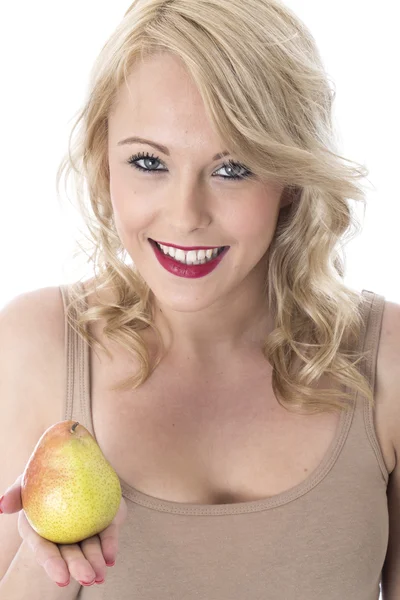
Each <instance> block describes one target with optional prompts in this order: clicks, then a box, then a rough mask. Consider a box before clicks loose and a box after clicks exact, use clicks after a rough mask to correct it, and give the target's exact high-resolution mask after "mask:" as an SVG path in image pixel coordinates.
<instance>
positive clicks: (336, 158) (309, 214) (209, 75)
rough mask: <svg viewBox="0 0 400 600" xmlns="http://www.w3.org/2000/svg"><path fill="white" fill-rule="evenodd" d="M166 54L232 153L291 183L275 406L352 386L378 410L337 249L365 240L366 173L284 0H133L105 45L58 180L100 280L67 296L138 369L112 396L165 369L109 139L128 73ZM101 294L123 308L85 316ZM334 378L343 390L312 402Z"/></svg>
mask: <svg viewBox="0 0 400 600" xmlns="http://www.w3.org/2000/svg"><path fill="white" fill-rule="evenodd" d="M165 52H168V53H172V54H174V55H176V56H178V57H179V58H180V59H181V60H182V61H183V62H184V64H185V66H186V68H187V69H188V72H189V73H190V75H191V76H192V77H193V80H194V82H195V84H196V86H197V87H198V89H199V92H200V94H201V97H202V99H203V101H204V105H205V109H206V111H207V115H208V117H209V118H210V119H211V121H212V123H213V124H214V126H215V128H216V130H217V132H218V133H219V135H220V137H221V139H222V140H223V141H224V143H225V144H226V145H227V148H228V150H229V151H230V152H231V153H232V154H234V155H235V157H237V158H238V160H239V161H243V162H244V163H245V164H246V165H248V166H249V167H250V168H251V170H252V171H253V173H255V174H256V175H257V176H259V177H260V178H265V179H267V180H268V179H271V178H273V179H275V180H276V181H278V182H279V183H282V184H283V185H284V190H285V193H286V194H288V197H289V198H290V203H289V204H288V205H287V206H284V207H283V208H282V209H281V211H280V213H279V218H278V222H277V227H276V231H275V234H274V237H273V240H272V242H271V244H270V247H269V248H268V251H267V253H266V255H265V258H264V259H263V260H265V273H266V276H265V297H266V300H267V306H268V310H270V311H271V314H272V315H273V317H274V325H275V329H274V330H273V331H272V333H271V334H270V335H269V336H268V339H266V340H265V343H264V346H263V353H264V356H265V358H266V360H267V361H269V363H270V365H271V366H272V368H273V377H272V386H273V391H274V393H275V395H276V398H277V400H278V402H279V403H280V404H281V405H282V406H284V407H286V408H287V409H288V410H292V411H293V410H294V409H301V410H305V411H306V412H307V413H318V412H329V411H330V412H332V411H337V410H346V409H348V408H349V400H350V399H351V397H352V392H354V391H356V392H359V393H360V394H362V395H363V396H364V397H365V398H366V399H367V400H368V401H369V402H371V403H372V404H373V403H374V398H373V390H371V389H370V385H369V384H368V382H367V380H366V378H365V377H364V375H363V374H362V371H361V370H360V369H359V367H358V366H357V365H358V363H360V361H362V360H363V358H364V357H365V354H363V353H362V352H361V351H360V350H356V349H355V348H357V344H358V340H359V338H360V334H361V331H362V328H363V326H364V323H363V319H362V303H363V300H364V299H363V296H362V294H361V293H360V292H358V291H355V290H351V289H349V287H348V286H346V285H345V284H344V281H343V279H344V274H345V266H344V265H345V259H344V257H343V253H341V252H342V250H343V246H344V243H345V242H346V241H349V240H350V239H352V238H353V237H354V235H355V234H356V233H358V232H359V229H360V226H359V223H358V221H357V219H356V216H355V212H354V211H352V209H351V205H350V201H355V202H357V203H361V204H363V205H364V209H365V202H366V201H365V197H366V191H365V186H364V185H363V184H362V180H363V179H364V178H366V176H367V175H368V173H369V172H368V170H367V168H366V167H365V166H362V165H360V164H357V163H355V162H354V161H350V160H348V159H346V158H344V157H342V156H341V155H340V152H339V151H338V149H337V147H338V142H337V138H338V136H337V134H336V132H335V129H334V125H333V116H332V107H333V102H334V98H335V95H336V92H335V90H334V86H333V85H332V83H331V81H330V79H329V76H328V75H327V73H326V71H325V69H324V66H323V63H322V60H321V56H320V54H319V51H318V49H317V46H316V43H315V40H314V38H313V36H312V35H311V33H310V32H309V30H308V29H307V28H306V26H305V25H304V23H303V22H302V21H301V20H300V19H299V18H298V17H297V16H296V15H295V14H293V12H291V11H290V10H289V9H288V8H287V7H285V6H284V5H283V4H282V3H280V2H279V1H278V0H246V2H243V0H219V1H218V2H215V1H214V0H191V1H190V2H187V0H135V2H133V4H132V5H131V6H130V8H129V9H128V11H127V12H126V14H125V15H124V18H123V20H122V22H121V23H120V25H119V26H118V27H117V29H116V30H115V31H114V33H113V34H112V35H111V37H110V38H109V40H108V41H107V43H106V44H105V45H104V47H103V48H102V50H101V52H100V54H99V56H98V58H97V60H96V61H95V64H94V66H93V70H92V72H91V75H90V82H89V90H88V94H87V99H86V100H85V103H84V106H83V108H82V109H81V110H80V111H79V112H78V115H77V117H76V121H75V123H74V126H73V128H72V131H71V135H70V139H69V147H68V153H67V155H66V157H65V158H64V159H63V161H62V163H61V164H60V167H59V169H58V172H57V191H58V192H59V186H60V182H61V179H62V177H63V176H64V177H65V183H66V184H68V182H69V180H70V179H72V184H73V185H74V197H75V198H76V199H77V202H78V208H79V211H80V214H81V215H82V218H83V220H84V223H85V225H86V227H87V230H88V234H84V237H85V239H86V240H87V241H88V242H89V249H87V248H86V249H85V248H84V246H83V243H81V241H78V250H77V251H76V252H75V257H76V255H77V254H79V253H81V252H82V251H83V252H85V253H86V255H87V256H88V262H91V263H92V265H93V270H94V274H95V276H94V277H93V279H91V280H90V281H89V282H87V283H86V284H85V289H83V287H81V286H73V289H72V290H71V292H72V296H71V304H70V306H69V307H68V310H67V316H68V319H69V321H70V323H71V325H72V326H73V327H74V328H75V329H76V331H77V332H78V333H79V334H80V335H82V336H83V337H84V339H85V340H86V341H87V342H88V343H89V344H90V345H91V347H93V348H95V347H96V346H99V347H102V348H103V350H104V351H105V352H106V353H107V354H108V355H110V353H109V352H108V350H107V349H106V348H105V346H104V345H103V344H102V343H101V342H99V341H98V340H96V339H95V338H94V337H93V336H92V335H91V334H90V332H89V330H88V328H87V327H86V325H87V324H88V323H90V322H91V321H96V320H99V319H105V323H106V325H105V327H104V335H105V336H106V337H107V338H109V339H110V340H113V341H115V342H117V343H118V344H119V345H121V346H122V347H124V348H125V349H126V350H127V351H128V352H130V353H131V354H132V355H133V356H135V358H136V360H137V359H138V362H139V368H138V369H137V370H136V372H135V373H133V374H132V376H131V377H129V378H128V379H127V380H124V381H123V382H121V384H120V385H117V386H116V387H115V388H113V389H128V388H131V389H135V388H136V387H138V386H140V385H141V384H142V383H143V382H144V381H145V380H146V379H147V378H148V377H149V375H150V374H151V372H152V370H153V369H154V368H155V367H156V366H157V364H158V363H159V360H160V356H161V350H160V353H159V355H158V356H157V357H156V358H155V359H154V360H152V359H151V358H150V353H149V350H148V348H147V347H146V344H145V342H144V339H143V336H142V335H141V333H140V332H141V331H143V330H144V329H147V328H149V327H150V328H153V329H154V332H155V333H156V334H157V335H158V339H159V342H160V348H161V346H162V341H161V336H160V335H159V332H158V331H157V328H156V327H155V325H154V322H153V305H154V303H153V300H154V297H153V295H152V292H151V290H150V289H149V287H148V286H147V284H146V282H145V281H144V280H143V278H142V277H141V276H140V273H138V272H137V271H136V270H135V268H134V267H133V265H132V264H129V261H127V256H126V250H125V249H124V248H123V246H122V244H121V241H120V239H119V236H118V234H117V231H116V228H115V223H114V220H113V210H112V205H111V199H110V192H109V177H110V172H109V165H108V149H107V141H108V118H109V115H110V114H111V113H112V110H113V108H114V105H115V102H116V98H117V93H118V90H119V88H120V86H121V85H123V83H124V82H125V84H126V83H127V77H128V76H129V73H130V70H131V68H132V67H133V66H134V65H135V63H136V62H137V61H138V60H141V59H144V58H146V57H150V56H153V55H156V54H157V53H158V54H160V53H165ZM352 230H353V231H352ZM101 289H104V290H105V289H108V290H112V291H113V293H114V294H115V299H116V300H115V302H112V303H106V302H100V299H99V297H98V296H97V300H96V301H95V303H94V304H93V305H92V306H91V307H90V308H89V307H88V306H87V305H86V303H85V302H84V301H85V299H86V298H87V297H88V296H89V294H91V293H92V292H94V291H96V292H97V290H101ZM73 308H74V310H73ZM75 311H76V312H75ZM74 314H75V316H73V315H74ZM324 374H325V375H329V376H330V378H331V381H332V383H333V386H332V388H331V389H327V390H320V389H319V390H318V395H317V396H316V391H315V387H314V384H315V383H317V382H318V381H319V380H320V378H321V377H322V376H323V375H324ZM345 390H347V391H345Z"/></svg>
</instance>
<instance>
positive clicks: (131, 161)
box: [127, 152, 253, 180]
mask: <svg viewBox="0 0 400 600" xmlns="http://www.w3.org/2000/svg"><path fill="white" fill-rule="evenodd" d="M146 158H150V159H153V160H156V161H158V162H160V163H161V160H160V159H159V158H158V157H157V156H154V154H152V155H150V154H149V153H148V152H139V153H138V154H135V155H134V156H131V157H130V158H129V159H128V160H127V163H128V164H130V165H133V166H134V167H135V169H138V171H141V172H142V173H165V169H145V168H144V167H141V166H139V165H138V164H137V161H139V160H143V159H146ZM161 164H162V163H161ZM225 167H231V168H233V169H235V168H236V167H240V168H242V169H245V173H244V174H243V175H232V176H231V177H225V176H224V175H218V177H221V178H222V179H236V180H238V179H239V180H240V179H241V180H244V179H249V178H250V177H252V175H253V173H252V172H251V171H249V169H247V167H245V166H243V165H241V164H240V163H235V162H233V161H232V160H229V161H228V162H227V163H224V164H223V165H221V166H220V167H219V169H217V170H218V171H219V170H220V169H223V168H225Z"/></svg>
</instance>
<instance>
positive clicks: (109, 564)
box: [106, 560, 115, 567]
mask: <svg viewBox="0 0 400 600" xmlns="http://www.w3.org/2000/svg"><path fill="white" fill-rule="evenodd" d="M106 565H107V567H113V566H114V565H115V560H114V561H113V562H109V563H108V562H106Z"/></svg>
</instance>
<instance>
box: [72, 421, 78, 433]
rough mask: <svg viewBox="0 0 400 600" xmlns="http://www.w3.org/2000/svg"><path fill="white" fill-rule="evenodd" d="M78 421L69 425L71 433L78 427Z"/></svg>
mask: <svg viewBox="0 0 400 600" xmlns="http://www.w3.org/2000/svg"><path fill="white" fill-rule="evenodd" d="M78 425H79V423H74V424H73V425H72V427H71V433H75V429H76V428H77V427H78Z"/></svg>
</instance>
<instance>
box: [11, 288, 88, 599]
mask: <svg viewBox="0 0 400 600" xmlns="http://www.w3.org/2000/svg"><path fill="white" fill-rule="evenodd" d="M57 295H59V291H58V290H57V288H47V289H44V290H37V291H34V292H29V293H27V294H23V295H21V296H18V297H17V298H14V299H13V300H12V301H11V302H10V303H9V304H8V305H7V306H6V307H5V308H3V309H2V311H1V312H0V409H1V421H2V431H1V435H0V456H1V457H2V460H1V466H0V495H1V494H3V493H4V492H6V490H7V488H9V487H10V486H11V485H12V484H13V483H14V482H15V480H16V479H17V478H18V477H19V476H20V475H21V474H22V472H23V470H24V468H25V465H26V463H27V461H28V459H29V457H30V455H31V453H32V451H33V449H34V447H35V445H36V443H37V441H38V439H39V437H40V436H41V435H42V433H43V432H44V431H45V429H47V427H48V426H50V425H51V424H52V423H53V422H54V421H59V420H61V418H60V417H61V415H60V414H59V413H60V409H61V402H62V399H61V398H60V393H61V390H62V379H61V380H60V378H61V377H62V376H63V374H62V373H61V370H62V369H63V363H64V361H63V359H62V360H61V353H62V354H63V337H64V333H63V329H62V325H63V321H62V320H61V323H59V322H58V321H59V308H57V307H59V303H58V304H57V300H58V296H57ZM60 382H61V385H60ZM58 390H60V391H58ZM57 394H58V397H57ZM16 491H18V500H19V501H20V498H19V488H18V490H16ZM9 505H10V499H9V497H8V495H7V498H6V499H5V501H4V506H3V508H4V510H5V512H7V508H8V507H9ZM18 509H19V510H20V507H18ZM21 516H23V513H20V512H15V513H14V514H3V515H0V547H1V552H0V598H8V599H10V600H19V599H21V600H22V599H25V598H28V597H29V598H30V599H31V600H36V599H37V600H46V599H51V600H53V598H54V600H56V599H58V598H70V599H72V598H76V596H77V593H78V591H77V590H79V585H78V584H77V583H76V582H71V583H72V585H70V586H68V588H66V589H62V588H59V587H57V585H56V584H55V583H54V581H51V579H49V577H48V575H47V573H46V571H45V570H44V569H43V567H42V566H40V565H39V563H38V561H37V559H36V557H35V554H34V553H33V552H32V549H31V547H30V545H29V544H28V543H27V541H25V540H24V541H23V540H22V539H21V536H20V533H19V523H20V520H21ZM73 584H75V585H73ZM67 590H68V591H67Z"/></svg>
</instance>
